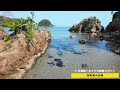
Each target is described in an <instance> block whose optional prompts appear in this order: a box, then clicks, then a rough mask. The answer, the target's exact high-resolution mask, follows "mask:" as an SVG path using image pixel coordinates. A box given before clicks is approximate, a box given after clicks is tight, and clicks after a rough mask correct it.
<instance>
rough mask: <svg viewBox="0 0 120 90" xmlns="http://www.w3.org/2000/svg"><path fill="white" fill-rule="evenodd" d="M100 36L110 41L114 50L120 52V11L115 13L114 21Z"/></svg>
mask: <svg viewBox="0 0 120 90" xmlns="http://www.w3.org/2000/svg"><path fill="white" fill-rule="evenodd" d="M100 37H102V38H104V39H105V40H108V41H109V44H110V46H111V48H112V51H113V52H115V53H117V54H120V11H118V12H115V13H114V14H113V17H112V21H111V22H110V23H109V24H108V26H107V27H106V30H105V32H104V33H103V34H102V35H101V36H100Z"/></svg>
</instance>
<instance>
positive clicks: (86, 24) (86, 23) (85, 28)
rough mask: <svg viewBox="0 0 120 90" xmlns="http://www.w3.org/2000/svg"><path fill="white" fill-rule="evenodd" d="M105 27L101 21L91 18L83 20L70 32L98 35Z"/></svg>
mask: <svg viewBox="0 0 120 90" xmlns="http://www.w3.org/2000/svg"><path fill="white" fill-rule="evenodd" d="M103 29H104V28H103V26H102V25H101V21H100V20H99V19H97V18H96V17H95V16H94V17H89V18H86V19H83V20H82V21H81V22H80V23H78V24H77V25H73V26H72V27H71V28H70V29H69V31H70V32H81V33H92V32H93V33H97V32H101V31H103Z"/></svg>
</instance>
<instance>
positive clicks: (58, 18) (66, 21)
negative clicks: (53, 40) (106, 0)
mask: <svg viewBox="0 0 120 90" xmlns="http://www.w3.org/2000/svg"><path fill="white" fill-rule="evenodd" d="M4 12H5V11H0V15H3V13H4ZM30 12H31V11H10V13H12V15H13V16H12V15H9V17H13V18H27V17H28V16H31V14H30ZM33 12H34V14H35V17H34V21H35V22H37V23H38V22H39V21H41V20H42V19H49V20H50V21H51V23H52V24H53V25H55V26H58V27H71V26H73V25H74V24H78V23H79V22H80V21H81V20H82V19H84V18H88V17H90V16H96V17H97V18H98V19H99V20H101V24H102V25H103V26H107V25H108V24H109V22H111V21H112V14H111V11H33ZM4 15H5V14H4Z"/></svg>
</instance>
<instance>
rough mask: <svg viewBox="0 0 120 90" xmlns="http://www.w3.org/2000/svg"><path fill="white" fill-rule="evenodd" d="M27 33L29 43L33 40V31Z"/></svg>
mask: <svg viewBox="0 0 120 90" xmlns="http://www.w3.org/2000/svg"><path fill="white" fill-rule="evenodd" d="M27 33H28V34H27V38H28V40H29V41H30V40H32V38H33V36H34V34H33V32H32V31H31V30H28V31H27Z"/></svg>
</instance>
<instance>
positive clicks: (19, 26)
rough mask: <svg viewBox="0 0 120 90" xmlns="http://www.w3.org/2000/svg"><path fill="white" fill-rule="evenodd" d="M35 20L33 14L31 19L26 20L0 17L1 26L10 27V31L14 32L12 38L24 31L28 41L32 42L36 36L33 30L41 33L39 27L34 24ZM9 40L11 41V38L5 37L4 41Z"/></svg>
mask: <svg viewBox="0 0 120 90" xmlns="http://www.w3.org/2000/svg"><path fill="white" fill-rule="evenodd" d="M33 18H34V13H33V12H31V17H27V18H26V19H23V18H8V17H4V16H0V26H2V27H9V28H10V29H9V31H14V32H13V34H11V35H12V36H13V35H16V34H18V33H20V32H22V31H24V32H26V36H27V38H28V40H32V38H33V36H34V35H33V30H38V32H40V30H39V25H38V23H35V22H34V20H33ZM8 40H10V37H4V41H8Z"/></svg>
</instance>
